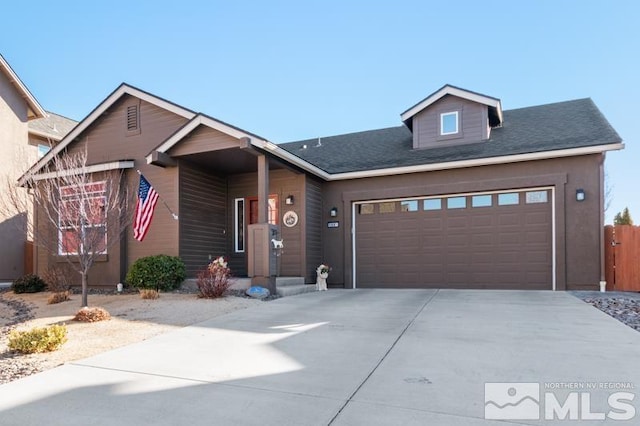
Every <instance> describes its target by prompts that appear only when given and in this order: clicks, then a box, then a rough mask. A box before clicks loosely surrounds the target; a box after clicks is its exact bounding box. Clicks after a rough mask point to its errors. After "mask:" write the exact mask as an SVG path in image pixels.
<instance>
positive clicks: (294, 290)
mask: <svg viewBox="0 0 640 426" xmlns="http://www.w3.org/2000/svg"><path fill="white" fill-rule="evenodd" d="M303 281H304V280H303ZM314 291H316V285H315V284H297V285H296V284H293V285H286V286H284V287H276V293H278V296H280V297H286V296H295V295H296V294H302V293H311V292H314Z"/></svg>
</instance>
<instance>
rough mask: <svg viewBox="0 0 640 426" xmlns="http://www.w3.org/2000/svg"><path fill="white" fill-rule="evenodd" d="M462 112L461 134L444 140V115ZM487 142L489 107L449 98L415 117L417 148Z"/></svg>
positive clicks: (414, 137) (459, 116) (415, 145)
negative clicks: (441, 135) (442, 124)
mask: <svg viewBox="0 0 640 426" xmlns="http://www.w3.org/2000/svg"><path fill="white" fill-rule="evenodd" d="M452 111H458V120H459V130H460V135H447V136H443V137H440V136H439V133H440V114H441V113H445V112H452ZM485 139H487V106H486V105H482V104H478V103H476V102H471V101H468V100H466V99H462V98H458V97H455V96H450V95H448V96H445V97H444V98H442V99H440V100H439V101H437V102H436V103H434V104H433V105H432V106H431V107H429V108H427V109H425V110H424V111H422V112H420V113H418V114H417V115H416V116H415V117H414V118H413V146H414V148H434V147H441V146H443V145H461V144H467V143H474V142H478V141H481V140H485Z"/></svg>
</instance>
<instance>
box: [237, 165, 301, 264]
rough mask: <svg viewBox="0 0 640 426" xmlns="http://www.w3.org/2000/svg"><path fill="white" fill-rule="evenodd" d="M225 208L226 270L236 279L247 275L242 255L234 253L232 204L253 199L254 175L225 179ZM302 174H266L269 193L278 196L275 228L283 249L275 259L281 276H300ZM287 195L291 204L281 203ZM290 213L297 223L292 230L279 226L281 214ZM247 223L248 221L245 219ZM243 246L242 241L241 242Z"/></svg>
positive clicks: (256, 189)
mask: <svg viewBox="0 0 640 426" xmlns="http://www.w3.org/2000/svg"><path fill="white" fill-rule="evenodd" d="M228 185H229V186H228V187H229V192H228V197H229V201H228V204H227V208H228V209H229V215H228V220H227V229H228V230H231V232H230V233H229V238H228V253H229V263H230V267H231V269H232V271H233V273H234V275H237V276H244V275H247V264H246V257H245V255H246V252H245V253H236V252H235V248H234V246H233V241H234V238H235V235H234V233H235V229H234V214H233V212H234V202H235V199H237V198H247V197H254V196H257V194H258V180H257V175H256V174H255V173H246V174H237V175H231V176H229V177H228ZM303 188H304V175H303V174H297V173H294V172H291V171H289V170H283V169H279V170H272V171H271V172H270V175H269V194H275V195H277V196H278V228H279V232H280V238H282V239H283V240H284V249H283V252H282V255H281V256H280V258H279V259H278V262H279V274H280V275H282V276H303V266H302V265H303V264H302V261H303V260H304V259H305V247H304V244H303V241H302V236H303V233H304V201H303V199H304V197H303ZM288 195H293V196H294V200H295V201H294V205H293V206H289V205H286V204H285V198H286V197H287V196H288ZM288 210H293V211H295V212H296V213H297V214H298V217H299V218H300V221H299V222H298V224H297V225H296V226H295V227H293V228H287V227H286V226H283V225H282V215H283V214H284V213H285V212H286V211H288ZM247 220H248V219H247ZM245 246H246V241H245Z"/></svg>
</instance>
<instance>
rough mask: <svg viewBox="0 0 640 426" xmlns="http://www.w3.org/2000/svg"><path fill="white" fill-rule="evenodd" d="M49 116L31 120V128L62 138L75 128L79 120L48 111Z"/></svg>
mask: <svg viewBox="0 0 640 426" xmlns="http://www.w3.org/2000/svg"><path fill="white" fill-rule="evenodd" d="M47 114H48V117H44V118H38V119H37V120H31V121H29V130H33V131H36V132H38V133H43V134H46V135H48V136H49V137H51V138H53V139H56V140H61V139H62V138H63V137H64V136H65V135H66V134H67V133H69V131H70V130H71V129H73V128H74V127H75V126H76V124H78V122H77V121H75V120H72V119H70V118H67V117H63V116H62V115H58V114H55V113H53V112H50V111H47Z"/></svg>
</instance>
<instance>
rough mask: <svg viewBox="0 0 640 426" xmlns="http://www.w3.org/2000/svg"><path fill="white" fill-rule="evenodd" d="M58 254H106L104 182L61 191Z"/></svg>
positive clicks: (65, 187)
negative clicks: (88, 252) (87, 252)
mask: <svg viewBox="0 0 640 426" xmlns="http://www.w3.org/2000/svg"><path fill="white" fill-rule="evenodd" d="M59 195H60V201H59V202H60V209H59V210H60V214H59V216H58V254H60V255H69V254H78V253H85V252H86V251H90V252H93V253H106V252H107V218H106V215H105V204H106V200H107V198H106V182H104V181H102V182H91V183H87V184H84V185H78V186H75V185H73V186H64V187H61V188H60V194H59Z"/></svg>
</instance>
